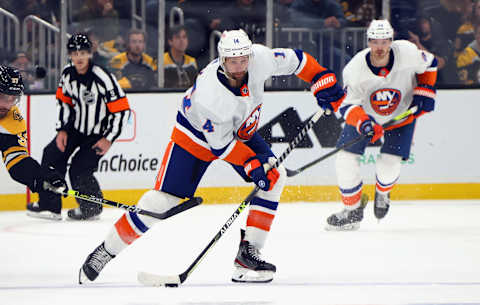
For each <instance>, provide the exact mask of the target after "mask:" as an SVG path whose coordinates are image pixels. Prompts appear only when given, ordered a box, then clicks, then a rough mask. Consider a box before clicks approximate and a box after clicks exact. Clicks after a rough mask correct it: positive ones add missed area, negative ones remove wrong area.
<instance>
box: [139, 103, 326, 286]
mask: <svg viewBox="0 0 480 305" xmlns="http://www.w3.org/2000/svg"><path fill="white" fill-rule="evenodd" d="M323 113H324V111H323V109H320V110H319V111H317V113H315V114H314V115H313V117H312V118H311V119H310V121H309V122H308V123H307V125H305V126H304V127H303V128H302V130H301V131H300V132H299V133H298V134H297V136H295V138H294V139H293V141H292V142H290V144H289V145H288V148H287V149H286V150H285V151H284V152H283V154H282V155H281V156H280V157H279V158H278V159H277V161H276V162H275V164H274V165H273V166H272V168H277V167H278V166H279V165H280V164H281V163H282V162H283V161H284V160H285V158H287V157H288V155H289V154H290V153H291V152H292V150H293V149H294V148H295V147H296V146H297V145H298V144H299V143H300V142H301V141H302V140H303V138H304V137H305V135H306V134H307V132H308V130H309V129H310V128H312V126H313V124H315V123H316V122H317V121H318V119H320V117H321V116H322V114H323ZM259 190H260V188H259V187H258V186H256V187H255V189H253V190H252V191H251V192H250V194H248V196H247V197H246V198H245V200H243V201H242V203H241V204H240V206H239V207H238V208H237V209H236V210H235V212H233V214H232V216H230V217H229V218H228V220H227V222H225V224H224V225H223V226H222V228H221V229H220V231H218V233H217V234H216V235H215V237H214V238H213V239H212V240H211V241H210V243H208V245H207V246H206V247H205V249H203V251H202V252H201V253H200V255H198V256H197V258H196V259H195V260H194V261H193V263H192V264H191V265H190V266H189V267H188V268H187V270H185V271H184V272H183V273H180V274H178V275H169V276H164V275H157V274H152V273H148V272H139V273H138V281H139V282H140V283H142V284H143V285H146V286H166V287H178V285H179V284H182V283H183V282H185V280H186V279H187V277H188V276H189V275H190V274H191V273H192V271H193V270H194V269H195V268H196V267H197V266H198V264H200V262H201V261H202V260H203V258H204V257H205V255H206V254H207V253H208V251H210V250H211V249H212V248H213V246H214V245H215V244H216V243H217V241H218V240H219V239H220V238H221V237H222V236H223V235H224V234H225V232H226V231H227V230H228V228H230V226H231V225H232V224H233V222H234V221H235V219H237V217H238V216H239V215H240V213H242V212H243V210H245V208H246V207H247V206H248V205H249V204H250V201H251V200H252V199H253V197H255V195H256V194H257V192H258V191H259Z"/></svg>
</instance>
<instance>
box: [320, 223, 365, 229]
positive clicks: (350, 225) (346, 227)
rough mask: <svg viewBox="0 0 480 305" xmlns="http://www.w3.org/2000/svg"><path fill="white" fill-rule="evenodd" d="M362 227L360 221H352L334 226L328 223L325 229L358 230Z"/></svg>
mask: <svg viewBox="0 0 480 305" xmlns="http://www.w3.org/2000/svg"><path fill="white" fill-rule="evenodd" d="M358 229H360V223H358V222H357V223H350V224H347V225H343V226H332V225H329V224H327V225H326V226H325V231H356V230H358Z"/></svg>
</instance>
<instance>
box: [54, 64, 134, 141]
mask: <svg viewBox="0 0 480 305" xmlns="http://www.w3.org/2000/svg"><path fill="white" fill-rule="evenodd" d="M56 97H57V108H58V121H57V126H56V128H57V131H60V130H69V129H75V130H77V131H78V132H80V133H82V134H85V135H92V134H95V135H102V136H103V137H105V138H106V139H107V140H109V141H110V142H113V141H115V140H116V139H117V138H118V137H119V136H120V134H121V132H122V128H123V127H124V126H125V124H126V123H127V121H128V118H129V116H130V106H129V104H128V100H127V97H126V96H125V92H124V91H123V89H122V88H121V87H120V85H119V84H118V82H117V80H116V78H115V76H114V75H113V74H111V73H110V72H108V71H107V70H106V69H104V68H102V67H100V66H97V65H95V64H94V63H92V62H90V64H89V67H88V70H87V73H85V74H78V73H77V71H76V69H75V67H74V66H73V64H69V65H67V66H66V67H65V68H64V69H63V72H62V76H61V78H60V84H59V85H58V89H57V93H56Z"/></svg>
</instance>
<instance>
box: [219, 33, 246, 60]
mask: <svg viewBox="0 0 480 305" xmlns="http://www.w3.org/2000/svg"><path fill="white" fill-rule="evenodd" d="M217 49H218V57H219V59H220V64H222V65H223V63H224V62H225V58H226V57H239V56H245V55H248V56H250V55H251V54H252V42H251V41H250V39H249V38H248V35H247V33H245V31H243V30H241V29H240V30H232V31H224V32H223V33H222V36H221V37H220V41H219V42H218V46H217Z"/></svg>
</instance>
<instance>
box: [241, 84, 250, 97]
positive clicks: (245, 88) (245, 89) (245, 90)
mask: <svg viewBox="0 0 480 305" xmlns="http://www.w3.org/2000/svg"><path fill="white" fill-rule="evenodd" d="M240 94H241V95H242V96H250V90H248V86H247V84H244V85H243V86H242V88H240Z"/></svg>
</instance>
